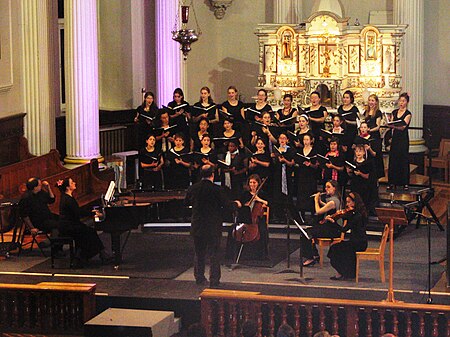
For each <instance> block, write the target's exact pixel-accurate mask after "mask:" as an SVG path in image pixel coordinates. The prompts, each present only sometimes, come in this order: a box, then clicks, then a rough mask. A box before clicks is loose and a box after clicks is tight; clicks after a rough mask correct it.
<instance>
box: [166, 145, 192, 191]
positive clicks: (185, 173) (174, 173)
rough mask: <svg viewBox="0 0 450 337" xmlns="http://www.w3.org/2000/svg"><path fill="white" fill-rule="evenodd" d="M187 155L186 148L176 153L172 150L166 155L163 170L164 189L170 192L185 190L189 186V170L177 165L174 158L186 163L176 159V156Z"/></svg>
mask: <svg viewBox="0 0 450 337" xmlns="http://www.w3.org/2000/svg"><path fill="white" fill-rule="evenodd" d="M186 153H189V150H188V149H187V148H186V147H183V149H182V150H180V151H177V150H175V148H172V149H171V150H170V151H169V152H167V153H166V159H167V160H166V162H165V164H166V167H165V169H164V187H165V188H166V189H171V190H179V189H186V188H188V187H189V184H190V176H189V168H187V167H185V166H184V165H183V164H177V163H176V161H175V158H179V159H182V160H183V161H185V162H187V159H183V158H182V157H178V156H177V155H182V154H186Z"/></svg>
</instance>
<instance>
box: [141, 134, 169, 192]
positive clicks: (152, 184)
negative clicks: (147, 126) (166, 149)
mask: <svg viewBox="0 0 450 337" xmlns="http://www.w3.org/2000/svg"><path fill="white" fill-rule="evenodd" d="M146 142H147V146H146V147H144V148H141V149H140V150H139V168H140V170H139V171H140V173H139V177H140V178H141V182H142V186H143V188H144V189H151V190H161V189H162V176H161V168H162V167H163V165H164V158H163V156H162V152H161V151H160V150H159V149H158V148H157V147H156V137H155V136H154V135H153V134H150V135H149V136H148V137H147V140H146Z"/></svg>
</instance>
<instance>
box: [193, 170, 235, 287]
mask: <svg viewBox="0 0 450 337" xmlns="http://www.w3.org/2000/svg"><path fill="white" fill-rule="evenodd" d="M200 176H201V180H200V181H199V182H198V183H196V184H194V185H192V186H191V187H190V188H189V189H188V191H187V194H186V199H185V204H186V205H189V206H192V219H191V235H192V237H193V238H194V247H195V258H194V276H195V281H196V283H197V284H201V285H204V284H206V278H205V259H206V253H208V255H209V257H210V263H211V266H210V270H209V284H210V286H211V287H217V286H219V284H220V257H219V250H220V239H221V237H222V223H223V219H222V217H223V215H224V213H225V210H228V209H233V205H234V203H233V202H232V201H230V200H229V199H228V198H227V197H226V194H225V191H224V190H223V189H222V188H221V187H220V186H217V185H215V184H214V169H213V167H212V166H211V165H204V166H203V167H202V168H201V171H200Z"/></svg>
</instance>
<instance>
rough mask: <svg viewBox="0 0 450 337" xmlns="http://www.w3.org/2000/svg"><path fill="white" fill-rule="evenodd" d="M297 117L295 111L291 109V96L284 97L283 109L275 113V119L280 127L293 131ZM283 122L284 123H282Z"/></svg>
mask: <svg viewBox="0 0 450 337" xmlns="http://www.w3.org/2000/svg"><path fill="white" fill-rule="evenodd" d="M297 115H298V112H297V109H296V108H293V107H292V95H291V94H286V95H284V97H283V108H281V109H279V110H278V111H277V112H275V117H276V118H277V119H278V121H279V122H280V125H281V126H284V127H286V129H287V130H290V131H294V128H295V122H296V121H297ZM284 120H286V122H283V121H284Z"/></svg>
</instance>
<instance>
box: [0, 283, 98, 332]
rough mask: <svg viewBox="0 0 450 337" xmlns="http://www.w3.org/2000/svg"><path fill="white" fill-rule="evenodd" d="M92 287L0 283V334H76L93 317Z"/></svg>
mask: <svg viewBox="0 0 450 337" xmlns="http://www.w3.org/2000/svg"><path fill="white" fill-rule="evenodd" d="M95 287H96V285H95V284H86V283H58V282H43V283H39V284H0V331H3V332H14V333H19V332H31V333H46V334H47V333H48V334H53V335H54V334H58V335H67V334H80V333H82V331H83V325H84V323H85V322H86V321H88V320H89V319H91V318H92V317H94V315H95Z"/></svg>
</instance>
